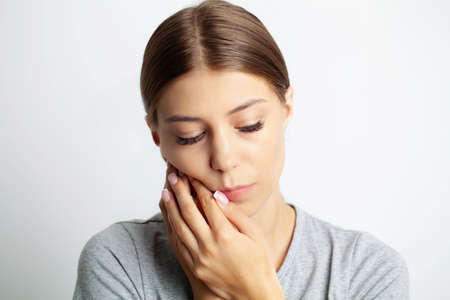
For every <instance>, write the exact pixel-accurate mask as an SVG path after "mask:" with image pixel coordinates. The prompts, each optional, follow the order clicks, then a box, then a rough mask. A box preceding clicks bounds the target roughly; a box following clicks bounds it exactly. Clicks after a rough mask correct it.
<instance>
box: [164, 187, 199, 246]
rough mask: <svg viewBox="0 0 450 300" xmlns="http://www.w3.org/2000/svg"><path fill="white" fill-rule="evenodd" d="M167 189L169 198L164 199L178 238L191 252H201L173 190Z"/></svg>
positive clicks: (169, 218) (170, 221) (168, 215)
mask: <svg viewBox="0 0 450 300" xmlns="http://www.w3.org/2000/svg"><path fill="white" fill-rule="evenodd" d="M166 191H167V195H168V197H169V200H168V201H164V203H165V207H166V211H167V217H168V220H169V223H170V224H171V226H172V230H173V232H174V233H175V234H176V235H177V236H178V238H179V239H180V240H181V241H182V242H183V243H184V245H185V246H186V247H187V248H188V249H189V251H190V252H191V253H199V252H198V251H199V246H198V243H197V239H196V237H195V235H194V234H193V233H192V231H191V229H190V228H189V226H188V225H187V224H186V223H185V221H184V219H183V217H182V216H181V214H180V212H179V211H178V206H177V203H176V201H175V199H174V197H173V194H172V192H170V191H168V190H166Z"/></svg>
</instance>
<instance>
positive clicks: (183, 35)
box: [140, 0, 289, 125]
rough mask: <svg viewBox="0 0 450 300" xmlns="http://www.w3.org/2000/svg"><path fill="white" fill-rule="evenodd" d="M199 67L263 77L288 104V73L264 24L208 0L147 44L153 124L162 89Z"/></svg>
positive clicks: (145, 71) (145, 89)
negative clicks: (286, 97) (286, 95)
mask: <svg viewBox="0 0 450 300" xmlns="http://www.w3.org/2000/svg"><path fill="white" fill-rule="evenodd" d="M201 67H206V68H209V69H211V70H235V71H241V72H246V73H250V74H254V75H259V76H261V77H262V78H264V79H265V80H266V81H267V82H268V83H269V84H270V85H271V87H272V88H273V90H274V92H275V93H276V95H277V96H278V98H279V99H280V101H282V102H284V101H285V98H284V94H285V92H286V89H287V88H288V87H289V76H288V71H287V68H286V64H285V62H284V59H283V55H282V54H281V51H280V49H279V48H278V46H277V44H276V43H275V41H274V39H273V38H272V36H271V35H270V33H269V32H268V31H267V29H266V27H265V26H264V24H263V23H262V22H261V21H260V20H259V19H258V18H257V17H256V16H254V15H253V14H252V13H250V12H248V11H247V10H245V9H244V8H242V7H240V6H237V5H233V4H231V3H228V2H226V1H222V0H206V1H203V2H202V3H200V4H198V5H197V6H192V7H187V8H184V9H182V10H179V11H178V12H176V13H175V14H173V15H171V16H170V17H168V18H167V19H165V20H164V21H163V22H162V23H161V24H160V25H159V26H158V28H156V30H155V32H154V33H153V34H152V36H151V37H150V40H149V41H148V44H147V46H146V48H145V52H144V58H143V62H142V70H141V78H140V85H141V94H142V101H143V104H144V108H145V111H146V113H147V114H148V116H149V118H150V122H152V123H153V124H154V125H157V124H158V120H157V117H156V116H157V114H156V107H157V104H158V101H159V98H160V96H161V94H162V91H163V89H164V87H165V86H167V84H168V83H169V82H170V81H171V80H173V79H175V78H176V77H178V76H180V75H182V74H184V73H187V72H189V71H191V70H193V69H194V68H201Z"/></svg>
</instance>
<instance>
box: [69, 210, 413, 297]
mask: <svg viewBox="0 0 450 300" xmlns="http://www.w3.org/2000/svg"><path fill="white" fill-rule="evenodd" d="M290 205H291V206H292V207H294V208H295V210H296V212H297V219H296V226H295V230H294V236H293V238H292V241H291V245H290V247H289V250H288V253H287V255H286V258H285V260H284V262H283V265H282V266H281V268H280V269H279V270H278V272H277V275H278V279H279V280H280V282H281V285H282V287H283V291H284V294H285V296H286V299H305V300H306V299H311V300H319V299H333V300H341V299H342V300H344V299H348V300H350V299H351V300H356V299H361V300H363V299H364V300H369V299H370V300H372V299H376V300H382V299H383V300H384V299H395V300H404V299H409V275H408V270H407V267H406V264H405V262H404V260H403V258H402V257H401V256H400V255H399V253H397V252H396V251H395V250H394V249H392V248H391V247H389V246H387V245H386V244H384V243H383V242H381V241H380V240H378V239H377V238H375V237H374V236H373V235H371V234H370V233H367V232H360V231H354V230H345V229H342V228H340V227H337V226H334V225H332V224H329V223H327V222H324V221H322V220H320V219H318V218H315V217H313V216H311V215H310V214H308V213H307V212H305V211H304V210H303V209H301V208H299V207H297V206H295V205H294V204H290ZM192 298H193V297H192V290H191V287H190V285H189V281H188V280H187V277H186V276H185V275H184V272H183V269H182V268H181V265H180V264H179V263H178V261H177V260H176V257H175V255H174V254H173V252H172V250H171V248H170V246H169V244H168V241H167V232H166V229H165V226H164V223H163V220H162V215H161V213H157V214H155V215H154V216H153V217H152V218H150V219H149V220H146V221H139V220H132V221H125V222H118V223H115V224H113V225H111V226H109V227H108V228H106V229H105V230H103V231H101V232H99V233H97V234H95V235H94V236H93V237H92V238H91V239H90V240H89V241H88V242H87V244H86V245H85V247H84V248H83V251H82V252H81V255H80V259H79V265H78V279H77V282H76V287H75V291H74V295H73V299H147V300H152V299H192Z"/></svg>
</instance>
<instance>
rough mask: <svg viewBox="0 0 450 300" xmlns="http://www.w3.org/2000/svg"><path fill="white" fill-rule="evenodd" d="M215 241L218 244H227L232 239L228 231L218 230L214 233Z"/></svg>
mask: <svg viewBox="0 0 450 300" xmlns="http://www.w3.org/2000/svg"><path fill="white" fill-rule="evenodd" d="M216 239H217V242H218V243H220V244H229V243H231V241H232V236H231V234H230V233H229V232H228V231H225V230H223V231H219V232H217V235H216Z"/></svg>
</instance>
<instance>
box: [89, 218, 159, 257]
mask: <svg viewBox="0 0 450 300" xmlns="http://www.w3.org/2000/svg"><path fill="white" fill-rule="evenodd" d="M165 232H166V229H165V226H164V224H163V221H162V216H161V214H160V213H158V214H156V215H154V216H153V217H151V218H150V219H147V220H138V219H134V220H128V221H120V222H116V223H114V224H112V225H110V226H108V227H107V228H105V229H103V230H101V231H100V232H98V233H96V234H94V235H93V236H92V237H91V238H90V239H89V240H88V241H87V243H86V244H85V245H84V247H83V250H82V252H81V257H82V258H86V259H89V258H90V257H95V256H98V254H101V253H103V252H105V251H106V252H114V253H116V254H119V253H122V252H125V253H130V252H131V253H134V252H135V251H136V248H138V247H140V246H142V245H143V244H145V242H144V241H143V240H144V239H145V240H147V241H152V240H153V239H152V236H154V235H155V234H158V233H161V234H163V233H165Z"/></svg>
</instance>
